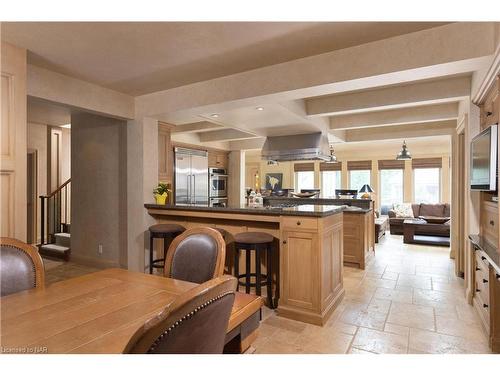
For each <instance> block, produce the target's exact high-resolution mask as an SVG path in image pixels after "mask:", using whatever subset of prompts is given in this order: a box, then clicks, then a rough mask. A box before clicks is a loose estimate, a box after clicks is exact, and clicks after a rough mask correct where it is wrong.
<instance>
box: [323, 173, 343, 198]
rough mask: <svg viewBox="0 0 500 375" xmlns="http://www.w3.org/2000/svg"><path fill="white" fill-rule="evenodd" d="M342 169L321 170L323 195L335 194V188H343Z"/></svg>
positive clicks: (331, 195)
mask: <svg viewBox="0 0 500 375" xmlns="http://www.w3.org/2000/svg"><path fill="white" fill-rule="evenodd" d="M340 178H341V172H340V171H323V172H321V194H322V196H323V197H325V198H328V197H333V196H335V189H341V187H342V185H341V183H340Z"/></svg>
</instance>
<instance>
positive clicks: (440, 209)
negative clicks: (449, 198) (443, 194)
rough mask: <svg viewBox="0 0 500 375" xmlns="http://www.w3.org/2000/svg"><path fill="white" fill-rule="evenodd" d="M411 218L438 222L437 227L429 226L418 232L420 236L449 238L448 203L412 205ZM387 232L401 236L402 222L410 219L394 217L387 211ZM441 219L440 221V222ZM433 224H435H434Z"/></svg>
mask: <svg viewBox="0 0 500 375" xmlns="http://www.w3.org/2000/svg"><path fill="white" fill-rule="evenodd" d="M411 208H412V211H413V218H423V219H424V220H425V219H426V218H429V223H430V221H431V220H432V219H435V220H437V221H438V222H439V221H440V222H441V223H438V224H439V225H432V226H429V228H428V230H421V231H419V233H417V234H420V235H428V236H445V237H446V236H449V233H450V223H449V219H450V205H449V204H448V203H435V204H431V203H413V204H412V205H411ZM387 214H388V216H389V230H390V233H391V234H403V222H404V221H405V220H406V219H411V217H396V213H395V211H394V210H392V209H390V210H389V211H388V213H387ZM440 219H441V220H440ZM433 224H436V223H435V222H434V223H433Z"/></svg>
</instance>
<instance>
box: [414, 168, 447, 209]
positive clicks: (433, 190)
mask: <svg viewBox="0 0 500 375" xmlns="http://www.w3.org/2000/svg"><path fill="white" fill-rule="evenodd" d="M440 179H441V168H415V169H414V170H413V186H414V194H413V195H414V200H413V201H414V202H415V203H439V202H440V200H441V194H440V190H441V189H440Z"/></svg>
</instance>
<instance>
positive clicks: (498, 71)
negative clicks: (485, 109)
mask: <svg viewBox="0 0 500 375" xmlns="http://www.w3.org/2000/svg"><path fill="white" fill-rule="evenodd" d="M499 75H500V44H499V45H498V46H497V49H496V51H495V54H494V55H493V62H492V63H491V65H490V68H489V69H488V72H487V73H486V75H485V77H484V79H483V82H482V83H481V85H480V86H479V89H478V90H477V92H476V94H475V95H474V97H473V98H472V103H474V104H476V105H479V104H481V103H482V102H483V101H484V99H485V97H486V94H487V93H488V90H489V89H490V87H491V85H492V84H493V82H495V79H497V77H498V76H499Z"/></svg>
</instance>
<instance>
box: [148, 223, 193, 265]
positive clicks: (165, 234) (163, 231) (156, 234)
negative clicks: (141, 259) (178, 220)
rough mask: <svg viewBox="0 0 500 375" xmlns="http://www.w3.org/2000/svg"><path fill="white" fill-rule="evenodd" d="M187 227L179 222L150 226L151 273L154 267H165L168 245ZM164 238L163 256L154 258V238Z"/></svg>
mask: <svg viewBox="0 0 500 375" xmlns="http://www.w3.org/2000/svg"><path fill="white" fill-rule="evenodd" d="M185 230H186V228H184V227H183V226H182V225H178V224H155V225H151V226H150V227H149V273H150V274H152V273H153V268H163V267H164V265H165V257H166V255H167V250H168V247H169V246H170V243H171V242H172V240H173V239H174V238H175V237H177V236H178V235H179V234H181V233H182V232H184V231H185ZM155 238H163V258H158V259H153V251H154V248H153V245H154V243H153V240H154V239H155Z"/></svg>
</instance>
